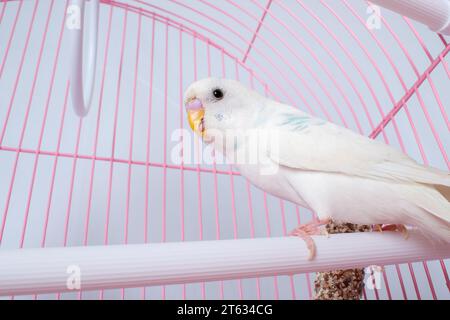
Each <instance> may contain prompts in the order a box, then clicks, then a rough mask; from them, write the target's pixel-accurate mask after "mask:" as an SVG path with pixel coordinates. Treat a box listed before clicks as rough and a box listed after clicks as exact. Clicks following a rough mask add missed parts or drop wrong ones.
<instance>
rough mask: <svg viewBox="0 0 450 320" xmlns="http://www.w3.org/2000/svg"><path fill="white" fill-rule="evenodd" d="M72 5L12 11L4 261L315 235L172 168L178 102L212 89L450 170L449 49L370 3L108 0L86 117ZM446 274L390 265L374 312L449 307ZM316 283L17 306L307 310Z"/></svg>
mask: <svg viewBox="0 0 450 320" xmlns="http://www.w3.org/2000/svg"><path fill="white" fill-rule="evenodd" d="M67 6H68V1H60V0H58V1H55V0H40V1H32V0H29V1H20V0H15V1H2V2H1V3H0V241H1V246H0V248H1V249H7V248H31V247H55V246H80V245H81V246H90V245H101V244H106V245H110V244H132V243H145V242H149V243H152V242H153V243H156V242H171V241H193V240H212V239H234V238H249V237H273V236H283V235H286V234H287V232H288V231H289V230H291V229H293V228H294V227H295V226H297V225H298V224H299V223H302V222H308V221H310V220H311V219H312V218H313V213H311V212H310V211H308V210H307V209H304V208H301V207H298V206H295V205H293V204H292V203H289V202H286V201H283V200H280V199H278V198H275V197H273V196H271V195H268V194H265V193H264V192H262V191H260V190H259V189H256V188H254V187H253V186H252V185H250V184H249V182H247V181H246V180H245V179H243V178H242V177H240V176H239V174H238V173H237V172H235V171H234V170H233V168H232V167H231V166H229V165H224V164H219V163H214V161H211V162H208V161H201V162H200V163H195V162H194V158H195V154H193V152H191V151H190V150H187V149H190V148H184V149H185V150H183V151H184V152H183V157H182V162H181V163H179V162H177V161H173V159H174V157H172V155H173V152H174V150H177V152H178V151H180V150H179V146H180V145H179V136H177V134H178V133H179V129H180V128H181V129H183V128H187V127H188V125H187V122H186V120H185V116H184V107H183V102H182V94H183V91H184V90H185V89H186V88H187V86H188V85H189V84H190V83H191V82H193V81H194V80H197V79H201V78H204V77H207V76H217V77H228V78H233V79H237V80H239V81H241V82H243V83H244V84H246V85H248V86H250V87H252V88H254V89H255V90H257V91H259V92H260V93H262V94H265V95H267V96H269V97H272V98H274V99H278V100H280V101H283V102H286V103H288V104H291V105H293V106H295V107H298V108H300V109H302V110H304V111H307V112H309V113H311V114H313V115H316V116H318V117H321V118H324V119H327V120H329V121H332V122H335V123H337V124H339V125H342V126H345V127H348V128H350V129H352V130H354V131H357V132H359V133H361V134H364V135H367V136H370V137H372V138H374V139H378V140H380V141H383V142H385V143H388V144H390V145H393V146H394V147H396V148H398V149H400V150H403V151H404V152H405V153H407V154H409V155H410V156H411V157H413V158H414V159H416V160H417V161H419V162H421V163H425V164H428V165H430V166H434V167H437V168H440V169H444V170H448V169H449V168H450V165H449V160H448V150H449V145H450V135H449V130H450V124H449V120H448V111H449V103H448V101H450V91H449V90H448V87H449V83H450V82H449V77H450V71H449V67H448V61H449V59H448V52H449V50H450V44H449V43H448V38H445V37H443V36H441V35H438V34H434V33H433V32H431V31H430V30H429V29H428V28H426V27H425V26H423V25H420V24H418V23H415V22H413V21H411V20H408V19H407V18H404V17H401V16H399V15H396V14H394V13H392V12H389V11H387V10H383V9H381V12H380V16H379V17H378V15H376V16H375V18H376V19H375V23H374V21H372V22H371V21H369V20H370V19H373V18H374V16H373V15H374V12H375V13H376V8H374V7H372V6H371V4H370V3H368V2H366V1H361V0H343V1H328V0H324V1H315V0H314V1H313V0H304V1H294V0H285V1H284V0H283V1H282V0H268V1H267V0H246V1H235V0H226V1H220V2H219V1H207V0H192V1H177V0H167V1H152V0H146V1H139V0H134V1H132V0H130V1H108V0H102V1H101V4H100V16H99V22H98V23H99V38H98V54H97V64H96V70H95V73H96V81H95V86H94V96H93V103H92V107H91V110H90V112H89V114H88V115H87V116H86V117H84V118H79V117H77V116H76V115H75V113H74V112H73V110H72V107H71V100H70V83H69V75H68V72H69V69H70V61H69V57H70V46H69V45H68V34H67V33H68V32H67V28H66V26H65V19H66V9H67ZM89 8H90V4H89V2H88V4H87V7H86V10H89ZM86 23H87V27H89V24H90V23H92V22H91V21H88V20H86ZM177 132H178V133H177ZM184 142H185V143H186V141H184ZM187 143H188V145H195V144H197V145H199V144H200V142H199V141H198V140H197V138H194V137H193V136H191V140H190V141H188V142H187ZM200 149H201V148H200ZM180 263H182V261H180ZM447 268H448V261H427V262H423V263H422V262H420V263H411V264H399V265H390V266H385V267H384V272H383V273H382V274H381V275H380V279H379V280H380V284H379V286H378V287H375V288H369V287H367V286H366V287H365V289H364V290H363V299H449V298H450V294H449V288H448V287H447V285H448V284H449V278H448V271H447ZM368 276H369V275H366V277H368ZM313 277H314V275H313V274H298V275H294V276H277V277H267V278H256V279H237V280H227V281H219V282H208V283H194V284H184V285H167V286H163V287H147V288H124V289H114V290H103V291H89V292H84V291H82V292H81V293H78V292H71V293H62V294H40V295H35V296H32V297H30V296H23V297H12V298H16V299H19V298H37V299H55V298H61V299H74V298H84V299H98V298H105V299H110V298H112V299H120V298H126V299H135V298H145V299H161V298H167V299H181V298H187V299H196V298H198V299H202V298H207V299H221V298H227V299H239V298H241V299H260V298H261V299H309V298H311V296H312V281H313ZM9 298H11V297H9Z"/></svg>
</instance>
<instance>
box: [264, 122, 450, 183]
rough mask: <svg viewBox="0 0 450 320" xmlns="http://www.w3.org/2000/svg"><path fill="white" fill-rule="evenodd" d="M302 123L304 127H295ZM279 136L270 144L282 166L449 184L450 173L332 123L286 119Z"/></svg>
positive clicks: (394, 179) (272, 152)
mask: <svg viewBox="0 0 450 320" xmlns="http://www.w3.org/2000/svg"><path fill="white" fill-rule="evenodd" d="M302 119H303V118H302ZM300 123H301V124H302V125H301V126H298V125H297V126H296V124H300ZM292 124H294V125H292ZM277 135H278V136H277V137H276V140H274V141H278V143H271V144H270V146H269V157H270V158H271V159H272V161H275V162H276V163H277V164H279V165H282V166H286V167H290V168H295V169H300V170H305V171H320V172H330V173H340V174H346V175H350V176H358V177H363V178H369V179H377V180H385V181H386V180H387V181H397V182H416V183H424V184H431V185H442V186H447V187H448V186H450V173H448V172H443V171H440V170H437V169H433V168H430V167H425V166H422V165H420V164H418V163H416V162H415V161H414V160H412V159H411V158H409V157H408V156H406V155H404V154H403V153H401V152H399V151H397V150H396V149H394V148H392V147H390V146H388V145H385V144H383V143H380V142H377V141H374V140H371V139H369V138H367V137H364V136H362V135H359V134H356V133H354V132H352V131H350V130H347V129H345V128H342V127H339V126H336V125H334V124H332V123H329V122H320V121H319V122H318V121H311V122H310V123H308V119H306V120H298V121H297V122H296V121H295V120H291V121H285V122H284V123H283V125H281V126H280V130H277Z"/></svg>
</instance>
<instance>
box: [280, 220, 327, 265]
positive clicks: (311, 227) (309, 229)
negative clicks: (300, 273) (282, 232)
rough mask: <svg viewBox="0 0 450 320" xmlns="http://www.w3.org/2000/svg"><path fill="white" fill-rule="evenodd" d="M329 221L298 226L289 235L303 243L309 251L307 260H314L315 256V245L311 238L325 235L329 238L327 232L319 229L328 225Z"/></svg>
mask: <svg viewBox="0 0 450 320" xmlns="http://www.w3.org/2000/svg"><path fill="white" fill-rule="evenodd" d="M330 221H331V220H330V219H324V220H314V221H312V222H310V223H306V224H301V225H299V226H298V227H297V228H295V229H294V230H292V231H291V232H290V233H289V235H290V236H295V237H299V238H301V239H303V241H305V243H306V247H307V248H308V251H309V256H308V260H312V259H314V257H315V255H316V244H315V243H314V240H313V239H312V238H311V236H317V235H326V236H327V237H329V234H328V231H327V230H326V229H321V228H320V227H321V226H323V225H325V224H328V223H329V222H330Z"/></svg>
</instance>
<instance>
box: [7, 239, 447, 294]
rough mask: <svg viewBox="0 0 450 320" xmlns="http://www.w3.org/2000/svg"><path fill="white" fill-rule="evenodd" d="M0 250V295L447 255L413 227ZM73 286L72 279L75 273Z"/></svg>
mask: <svg viewBox="0 0 450 320" xmlns="http://www.w3.org/2000/svg"><path fill="white" fill-rule="evenodd" d="M314 239H315V242H316V245H317V256H316V258H315V259H314V260H312V261H308V260H307V256H308V251H307V249H306V246H305V243H304V242H303V241H302V240H300V239H299V238H295V237H284V238H263V239H243V240H218V241H195V242H181V243H180V242H178V243H159V244H142V245H112V246H88V247H68V248H44V249H19V250H0V295H20V294H32V293H50V292H64V291H70V290H73V289H77V288H80V289H81V290H95V289H108V288H130V287H143V286H152V285H163V284H175V283H189V282H199V281H213V280H225V279H235V278H251V277H258V276H271V275H286V274H295V273H304V272H314V271H326V270H330V269H332V270H334V269H346V268H351V267H366V266H369V265H389V264H394V263H403V262H413V261H422V260H432V259H437V258H448V257H450V247H449V246H448V245H445V244H441V245H433V244H431V243H430V242H429V241H428V240H426V239H424V238H423V237H422V236H421V235H420V234H418V233H417V232H411V235H410V238H409V239H408V240H405V239H404V238H403V237H402V235H401V234H398V233H394V232H384V233H378V232H369V233H349V234H336V235H331V236H330V237H329V238H327V237H325V236H318V237H314ZM77 277H78V280H79V282H78V283H79V284H80V286H79V287H77V286H76V282H77V280H76V279H75V280H74V278H77Z"/></svg>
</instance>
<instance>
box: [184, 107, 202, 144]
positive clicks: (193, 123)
mask: <svg viewBox="0 0 450 320" xmlns="http://www.w3.org/2000/svg"><path fill="white" fill-rule="evenodd" d="M204 116H205V109H203V108H201V109H197V110H187V117H188V122H189V126H190V127H191V129H192V130H193V131H194V132H195V133H197V134H199V135H200V136H202V137H203V136H204V134H205V127H204V124H203V117H204Z"/></svg>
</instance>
